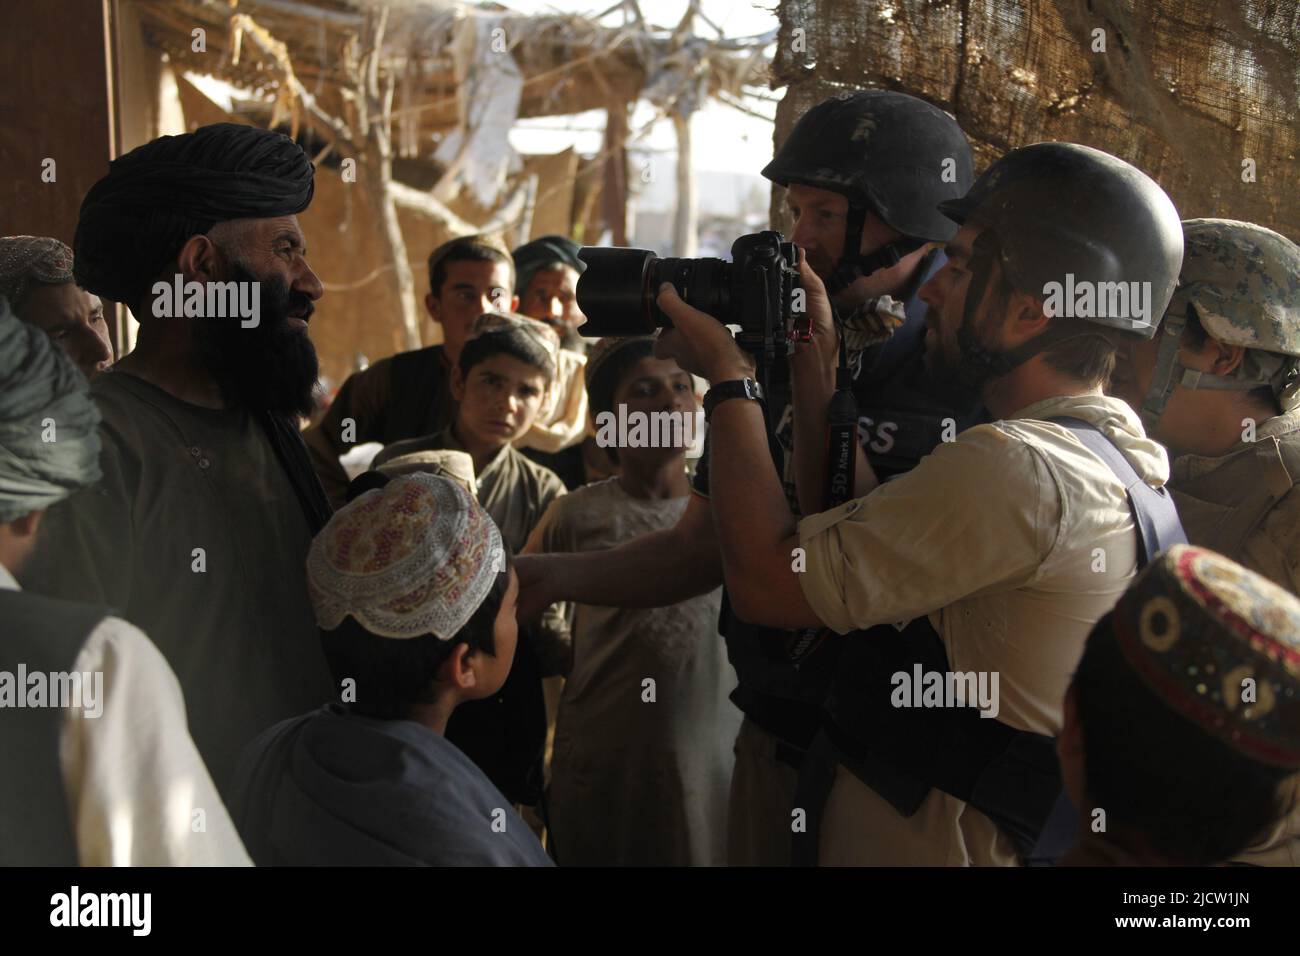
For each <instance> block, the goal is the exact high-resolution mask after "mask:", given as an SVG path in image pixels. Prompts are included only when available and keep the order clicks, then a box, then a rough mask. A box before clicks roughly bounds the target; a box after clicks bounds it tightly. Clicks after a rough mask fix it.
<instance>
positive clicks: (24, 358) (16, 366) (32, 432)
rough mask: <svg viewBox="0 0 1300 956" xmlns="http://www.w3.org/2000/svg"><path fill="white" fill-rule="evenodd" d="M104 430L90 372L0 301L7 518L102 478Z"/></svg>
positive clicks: (2, 495)
mask: <svg viewBox="0 0 1300 956" xmlns="http://www.w3.org/2000/svg"><path fill="white" fill-rule="evenodd" d="M98 428H99V409H98V408H96V407H95V403H94V402H93V401H92V400H91V398H90V387H89V385H88V384H87V383H86V379H85V377H84V376H83V375H82V374H81V372H80V371H78V370H77V367H76V366H75V365H73V364H72V362H71V361H69V359H68V358H67V356H65V355H64V354H63V352H62V351H60V350H59V348H58V347H57V346H56V345H55V344H54V343H53V342H51V341H50V337H49V336H48V335H46V334H45V333H44V332H42V331H41V330H40V329H38V328H36V327H35V326H32V325H29V324H27V323H26V322H20V321H19V320H18V318H17V317H16V316H14V314H13V313H12V312H11V311H10V310H9V305H8V302H7V301H6V300H4V299H0V523H4V524H7V523H8V522H10V521H13V520H14V519H15V518H21V517H22V516H23V515H25V514H30V513H31V512H33V511H38V510H42V509H44V508H48V507H49V506H50V505H52V504H54V503H56V502H58V501H59V500H61V499H63V498H66V497H67V496H68V495H70V494H72V492H74V491H76V490H77V489H79V488H84V487H85V486H86V485H91V484H94V483H95V482H97V481H99V478H100V471H99V431H98ZM47 439H48V440H47Z"/></svg>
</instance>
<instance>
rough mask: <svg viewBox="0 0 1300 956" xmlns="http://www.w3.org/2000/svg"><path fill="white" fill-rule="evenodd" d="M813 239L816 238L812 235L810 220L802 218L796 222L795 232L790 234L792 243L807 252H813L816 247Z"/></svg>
mask: <svg viewBox="0 0 1300 956" xmlns="http://www.w3.org/2000/svg"><path fill="white" fill-rule="evenodd" d="M813 239H814V236H813V235H812V229H811V228H809V226H808V220H807V219H805V218H804V217H803V216H800V217H799V218H797V219H796V220H795V221H794V232H792V233H791V234H790V241H791V242H793V243H794V244H795V245H796V246H799V247H800V248H802V249H804V250H806V251H811V250H812V249H813V248H814V247H815V245H816V244H815V243H814V242H813Z"/></svg>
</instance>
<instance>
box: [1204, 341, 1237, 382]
mask: <svg viewBox="0 0 1300 956" xmlns="http://www.w3.org/2000/svg"><path fill="white" fill-rule="evenodd" d="M1205 345H1206V348H1207V349H1208V351H1209V354H1210V356H1211V357H1212V358H1213V362H1212V363H1211V365H1210V372H1211V373H1212V374H1214V375H1230V374H1232V373H1233V372H1235V371H1236V370H1237V369H1238V368H1240V367H1241V363H1242V362H1244V361H1245V360H1246V349H1245V346H1241V345H1225V344H1224V343H1222V342H1220V341H1218V340H1217V339H1212V338H1208V337H1207V338H1206V340H1205Z"/></svg>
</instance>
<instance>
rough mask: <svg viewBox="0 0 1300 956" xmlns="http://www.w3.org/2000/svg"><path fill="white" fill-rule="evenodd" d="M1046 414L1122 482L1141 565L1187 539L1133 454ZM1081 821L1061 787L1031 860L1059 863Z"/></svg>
mask: <svg viewBox="0 0 1300 956" xmlns="http://www.w3.org/2000/svg"><path fill="white" fill-rule="evenodd" d="M1047 420H1048V421H1049V422H1056V423H1057V424H1058V425H1064V426H1065V427H1066V428H1068V429H1069V430H1070V431H1071V432H1073V433H1074V435H1075V437H1076V438H1078V439H1079V441H1081V442H1083V445H1084V447H1085V448H1087V449H1088V450H1089V451H1090V452H1092V453H1093V454H1094V455H1096V456H1097V457H1098V458H1100V459H1101V460H1102V461H1104V462H1105V463H1106V464H1107V466H1109V468H1110V470H1111V471H1113V472H1114V473H1115V477H1116V478H1118V479H1119V480H1120V483H1121V484H1122V485H1123V486H1124V491H1125V493H1126V494H1127V495H1128V506H1129V510H1130V511H1132V512H1133V523H1134V524H1135V525H1136V526H1137V533H1138V543H1139V544H1140V545H1141V549H1140V551H1139V552H1138V567H1139V568H1142V567H1146V565H1147V564H1149V563H1150V561H1151V559H1152V558H1154V557H1155V556H1156V555H1157V554H1159V553H1160V552H1161V551H1164V550H1165V549H1166V548H1168V547H1169V546H1170V545H1174V544H1186V543H1187V535H1186V534H1185V533H1184V532H1183V523H1182V521H1180V520H1179V518H1178V511H1177V509H1176V508H1175V507H1174V502H1173V498H1171V497H1170V495H1169V492H1168V490H1167V489H1165V488H1163V487H1161V488H1152V487H1151V486H1150V485H1148V484H1147V483H1146V482H1145V481H1143V480H1142V478H1141V476H1140V475H1138V473H1137V471H1136V470H1134V468H1133V466H1132V465H1131V464H1129V460H1128V459H1127V458H1125V457H1124V455H1123V454H1122V453H1121V452H1120V450H1119V449H1118V448H1116V447H1115V446H1114V445H1113V444H1111V441H1110V439H1108V438H1107V437H1106V436H1105V435H1103V434H1102V432H1101V430H1100V429H1099V428H1097V426H1096V425H1093V424H1092V423H1090V422H1085V421H1084V420H1083V419H1081V418H1071V417H1069V416H1059V417H1056V418H1049V419H1047ZM1078 826H1079V811H1078V810H1077V809H1076V808H1075V807H1074V805H1073V804H1072V803H1071V802H1070V799H1069V798H1068V797H1067V796H1066V795H1065V792H1064V791H1062V792H1061V795H1060V796H1059V797H1057V800H1056V805H1055V806H1054V807H1052V812H1051V813H1050V814H1049V815H1048V817H1047V822H1046V823H1044V824H1043V829H1042V831H1041V832H1040V833H1039V835H1038V841H1037V842H1036V843H1035V844H1034V850H1033V852H1032V853H1031V854H1030V856H1029V858H1028V860H1027V861H1026V862H1027V864H1028V865H1029V866H1044V865H1051V864H1053V863H1055V862H1056V861H1057V860H1059V859H1060V858H1061V857H1062V856H1064V855H1065V853H1066V851H1067V850H1069V848H1070V846H1071V845H1072V844H1073V842H1074V838H1075V835H1076V834H1077V832H1078Z"/></svg>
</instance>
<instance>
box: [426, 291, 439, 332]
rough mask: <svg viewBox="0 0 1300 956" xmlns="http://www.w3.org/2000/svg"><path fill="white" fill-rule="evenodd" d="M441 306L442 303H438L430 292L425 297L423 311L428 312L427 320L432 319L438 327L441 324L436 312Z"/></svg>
mask: <svg viewBox="0 0 1300 956" xmlns="http://www.w3.org/2000/svg"><path fill="white" fill-rule="evenodd" d="M441 305H442V303H441V302H439V301H438V298H437V296H435V295H434V294H433V293H432V292H430V293H428V294H426V295H425V297H424V311H425V312H428V313H429V318H431V319H433V321H435V322H437V323H438V324H439V325H441V324H442V320H441V319H439V318H438V310H439V308H440V306H441Z"/></svg>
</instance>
